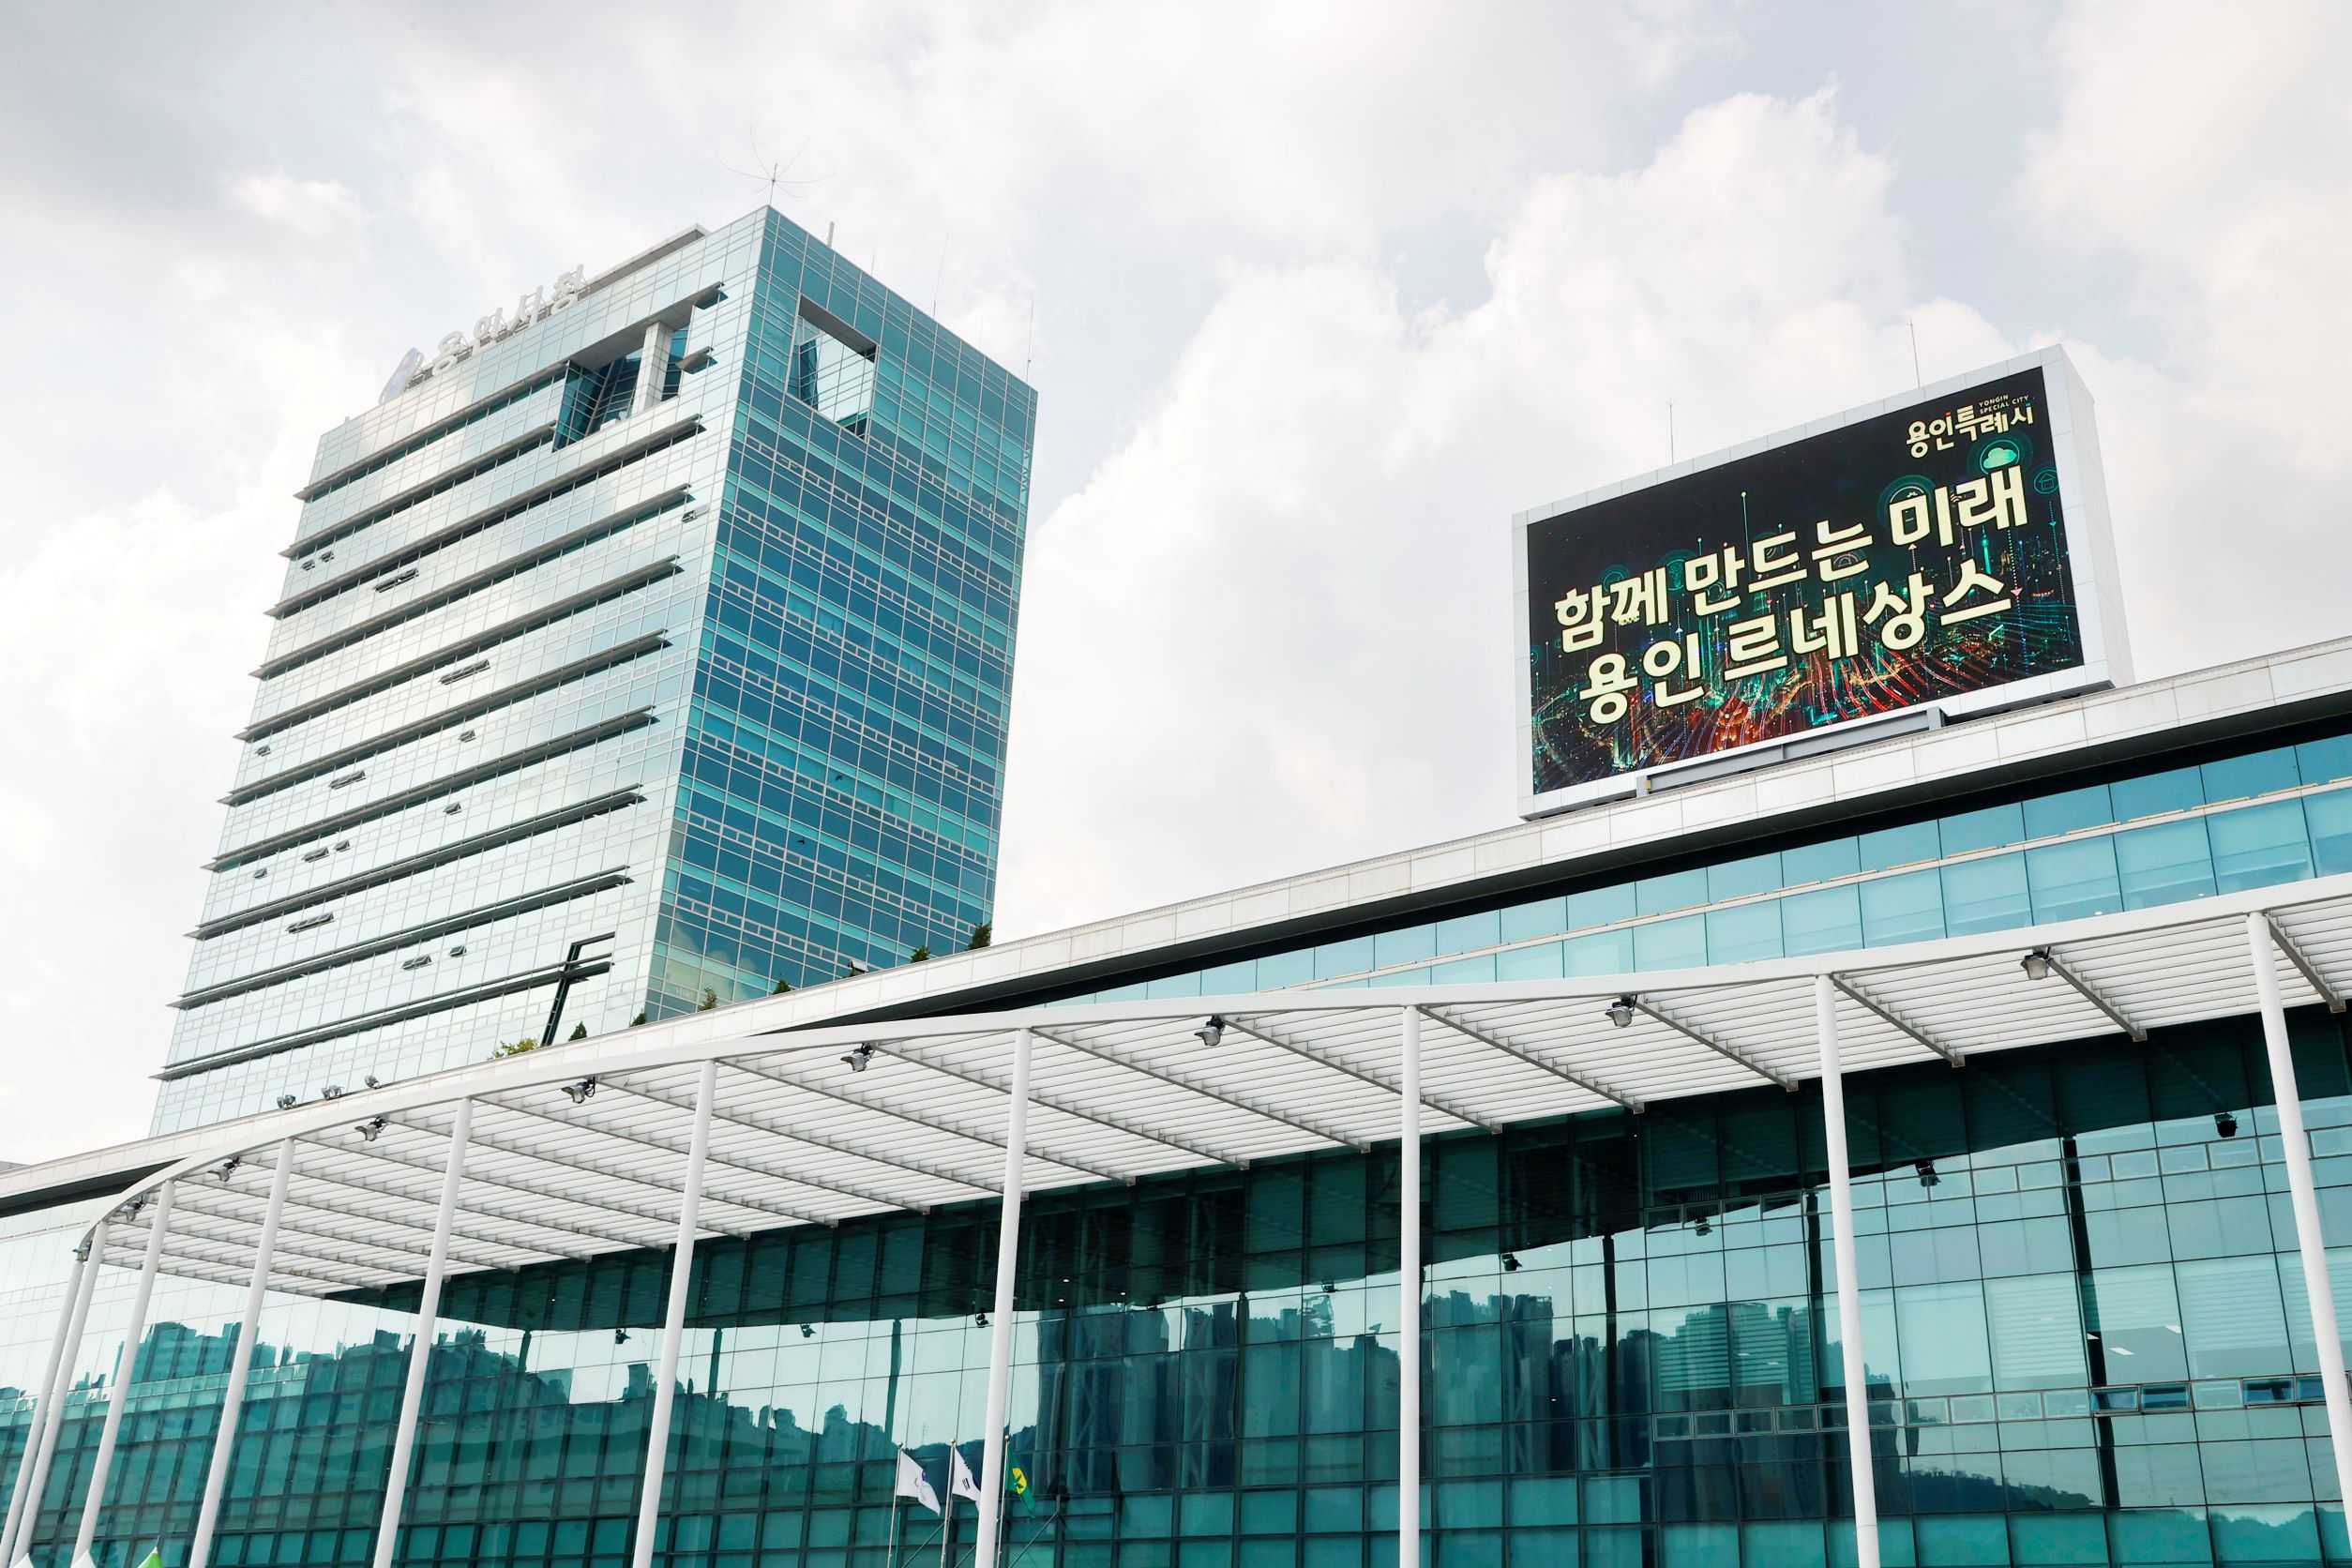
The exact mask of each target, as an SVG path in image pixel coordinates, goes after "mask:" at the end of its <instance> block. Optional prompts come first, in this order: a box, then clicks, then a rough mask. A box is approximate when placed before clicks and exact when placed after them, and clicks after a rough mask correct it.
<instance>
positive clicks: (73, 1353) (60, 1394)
mask: <svg viewBox="0 0 2352 1568" xmlns="http://www.w3.org/2000/svg"><path fill="white" fill-rule="evenodd" d="M105 1256H106V1222H105V1221H104V1220H100V1221H98V1224H97V1226H96V1227H95V1228H93V1229H92V1230H91V1231H90V1234H89V1237H88V1239H87V1240H86V1241H84V1242H83V1244H82V1252H81V1254H80V1256H78V1257H77V1258H76V1259H74V1271H73V1290H72V1293H71V1295H70V1296H69V1297H68V1301H69V1302H70V1305H69V1306H68V1309H67V1312H66V1337H65V1341H64V1343H63V1345H62V1346H61V1347H60V1351H61V1353H60V1354H59V1356H58V1358H57V1370H56V1372H55V1373H54V1374H53V1376H52V1377H51V1379H50V1383H49V1397H48V1398H46V1399H44V1400H42V1401H41V1405H40V1409H39V1410H38V1411H36V1412H35V1414H34V1425H33V1431H32V1433H31V1435H30V1436H29V1437H28V1438H27V1439H26V1444H27V1452H28V1453H30V1454H31V1455H32V1456H33V1471H32V1474H31V1475H29V1476H25V1477H23V1485H24V1510H23V1513H21V1514H19V1515H17V1520H16V1536H15V1538H14V1539H13V1540H11V1541H10V1542H9V1543H8V1549H9V1550H10V1551H11V1552H13V1553H14V1554H16V1555H15V1556H13V1557H10V1558H9V1559H8V1560H9V1561H10V1562H14V1561H16V1560H17V1559H18V1558H22V1557H25V1556H28V1555H30V1553H31V1552H32V1550H33V1535H34V1532H35V1531H36V1530H38V1528H39V1526H40V1514H41V1493H42V1491H43V1490H44V1489H45V1488H46V1487H47V1486H48V1485H49V1464H50V1461H51V1460H52V1459H53V1458H55V1457H56V1455H57V1439H58V1435H59V1433H61V1432H62V1431H63V1430H64V1429H65V1412H66V1394H67V1391H68V1389H70V1388H71V1387H72V1386H73V1365H74V1363H75V1362H76V1361H78V1360H80V1359H81V1356H82V1330H83V1327H84V1326H85V1325H86V1324H87V1323H88V1322H89V1320H90V1296H91V1294H92V1292H94V1291H95V1290H96V1289H97V1288H98V1266H99V1262H100V1260H101V1259H104V1258H105Z"/></svg>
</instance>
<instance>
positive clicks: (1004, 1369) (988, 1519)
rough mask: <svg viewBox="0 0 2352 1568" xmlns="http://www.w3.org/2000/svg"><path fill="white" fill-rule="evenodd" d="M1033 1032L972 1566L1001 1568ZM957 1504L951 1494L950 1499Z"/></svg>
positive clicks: (1009, 1187) (1022, 1035)
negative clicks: (998, 1536) (1006, 1429)
mask: <svg viewBox="0 0 2352 1568" xmlns="http://www.w3.org/2000/svg"><path fill="white" fill-rule="evenodd" d="M1031 1040H1032V1036H1031V1034H1030V1033H1029V1031H1028V1030H1026V1029H1021V1030H1016V1031H1014V1033H1013V1091H1012V1093H1013V1098H1012V1103H1011V1104H1010V1105H1008V1106H1007V1107H1006V1108H1005V1110H1004V1205H1003V1208H1002V1209H1001V1210H999V1211H998V1213H997V1220H996V1315H995V1316H994V1317H992V1318H991V1319H988V1417H987V1419H988V1430H987V1431H986V1432H985V1433H984V1434H982V1440H981V1445H980V1502H979V1510H980V1528H979V1530H978V1532H977V1539H976V1540H975V1542H974V1543H973V1546H972V1553H973V1556H972V1568H996V1558H997V1539H996V1533H997V1530H996V1527H997V1521H998V1520H999V1519H1001V1518H1002V1517H1003V1514H1004V1425H1005V1422H1006V1421H1007V1420H1008V1419H1009V1417H1010V1414H1011V1410H1012V1405H1013V1271H1014V1268H1015V1266H1016V1265H1017V1264H1018V1262H1019V1261H1020V1253H1021V1179H1022V1175H1023V1170H1022V1167H1023V1166H1024V1165H1025V1164H1026V1162H1027V1160H1028V1154H1029V1049H1030V1044H1031ZM947 1501H948V1504H949V1506H951V1507H952V1506H954V1504H955V1501H956V1499H955V1497H954V1495H953V1494H952V1493H951V1494H950V1495H949V1497H948V1499H947Z"/></svg>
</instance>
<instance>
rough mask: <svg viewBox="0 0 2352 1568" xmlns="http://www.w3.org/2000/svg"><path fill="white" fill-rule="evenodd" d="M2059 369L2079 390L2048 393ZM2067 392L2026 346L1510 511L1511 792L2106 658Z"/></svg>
mask: <svg viewBox="0 0 2352 1568" xmlns="http://www.w3.org/2000/svg"><path fill="white" fill-rule="evenodd" d="M2045 372H2047V373H2045ZM2066 384H2072V387H2073V393H2074V397H2073V402H2076V403H2079V404H2080V405H2081V406H2080V409H2079V411H2073V410H2067V409H2064V408H2062V407H2061V405H2064V404H2066V403H2067V402H2068V401H2069V400H2068V398H2067V397H2066V396H2065V392H2064V390H2063V388H2064V387H2065V385H2066ZM2077 413H2078V414H2079V417H2080V418H2081V419H2082V420H2083V421H2085V428H2084V429H2083V430H2079V431H2078V430H2074V429H2073V423H2074V418H2073V416H2071V415H2075V414H2077ZM2087 420H2088V397H2087V396H2084V395H2082V394H2081V392H2080V387H2079V383H2076V382H2074V381H2073V375H2072V371H2071V369H2069V368H2068V367H2067V366H2066V364H2065V361H2064V359H2063V357H2062V356H2061V355H2058V354H2057V353H2056V351H2046V352H2045V353H2044V354H2041V355H2037V356H2035V357H2034V359H2033V360H2031V361H2028V362H2026V363H2024V364H2022V365H2013V366H2011V367H2006V368H2004V369H2002V370H2001V371H1999V372H1997V373H1987V374H1985V375H1983V376H1980V377H1977V378H1968V379H1967V380H1965V382H1964V383H1963V384H1957V385H1955V386H1952V388H1951V389H1950V390H1945V389H1942V388H1938V389H1935V390H1934V391H1933V392H1931V393H1930V394H1929V395H1927V396H1925V397H1924V398H1923V399H1922V400H1917V401H1911V402H1908V403H1904V404H1902V405H1901V406H1888V405H1880V406H1878V407H1876V408H1874V409H1872V410H1867V411H1859V412H1858V414H1857V415H1848V416H1845V417H1842V418H1841V419H1839V420H1835V421H1825V422H1824V426H1825V427H1826V428H1822V427H1815V428H1813V430H1812V433H1807V432H1802V431H1801V432H1792V434H1791V435H1789V436H1787V437H1783V438H1780V439H1778V440H1776V441H1773V442H1769V443H1760V444H1758V445H1756V446H1755V447H1753V448H1749V449H1746V450H1744V451H1741V452H1737V453H1732V454H1725V455H1723V456H1721V457H1718V458H1714V459H1707V460H1700V461H1698V462H1696V463H1693V464H1690V465H1687V467H1686V468H1685V469H1683V470H1677V471H1673V472H1671V473H1669V474H1668V475H1663V476H1660V477H1658V478H1656V479H1655V480H1654V481H1652V482H1648V483H1643V484H1640V485H1636V486H1629V487H1620V488H1618V489H1617V490H1614V491H1609V492H1601V493H1598V494H1596V495H1594V496H1590V497H1582V498H1578V500H1576V501H1575V502H1571V503H1566V504H1563V505H1561V506H1560V507H1558V508H1555V509H1552V510H1549V511H1547V512H1546V513H1545V514H1543V515H1540V516H1537V515H1532V514H1530V515H1529V516H1527V517H1524V518H1523V519H1522V520H1521V529H1522V533H1523V536H1522V537H1521V539H1520V540H1519V560H1518V568H1519V570H1520V572H1521V574H1522V577H1521V582H1522V586H1523V588H1524V590H1525V596H1524V600H1523V604H1524V614H1525V618H1526V626H1527V635H1528V642H1527V674H1526V696H1527V702H1528V706H1527V709H1526V712H1527V714H1528V720H1529V730H1528V736H1529V740H1530V750H1529V754H1528V761H1529V767H1530V775H1529V776H1528V778H1527V779H1526V781H1525V784H1524V786H1523V790H1522V805H1523V807H1527V808H1528V809H1529V812H1530V815H1532V814H1536V813H1538V812H1540V811H1543V810H1545V809H1551V808H1556V807H1559V806H1564V805H1574V804H1576V803H1577V802H1578V801H1579V800H1581V799H1591V798H1599V797H1602V796H1605V795H1606V794H1608V793H1623V792H1625V789H1626V785H1625V782H1624V781H1625V780H1626V778H1627V776H1638V775H1641V774H1644V773H1646V772H1650V771H1651V770H1656V769H1660V768H1662V767H1666V766H1668V765H1670V764H1675V763H1681V762H1688V761H1692V760H1694V759H1698V758H1704V757H1711V756H1714V755H1716V754H1719V753H1723V752H1726V751H1732V750H1736V749H1739V748H1741V747H1749V746H1759V745H1761V744H1763V743H1767V742H1772V741H1777V740H1784V739H1787V737H1790V736H1793V735H1798V734H1802V733H1806V732H1809V731H1817V730H1820V729H1822V728H1824V727H1827V726H1832V725H1846V724H1851V723H1853V721H1856V720H1861V719H1868V718H1872V717H1876V716H1882V715H1889V714H1894V713H1898V712H1903V711H1906V710H1915V709H1921V708H1923V707H1926V706H1929V705H1937V706H1944V707H1947V708H1948V709H1950V710H1952V711H1955V712H1958V711H1966V710H1967V708H1968V707H1969V706H1976V707H1983V706H1988V705H1992V704H1991V703H1990V702H1988V701H1987V698H1986V694H1988V693H1993V692H1996V691H2000V692H2006V693H2008V694H2009V695H2008V699H2007V700H2018V699H2021V698H2023V697H2027V696H2036V695H2051V694H2056V693H2057V692H2059V691H2063V690H2072V689H2080V688H2081V687H2082V686H2090V685H2102V684H2105V683H2107V682H2108V681H2110V680H2112V679H2114V678H2115V671H2114V668H2113V665H2114V659H2113V657H2112V656H2111V655H2110V651H2109V649H2108V648H2107V647H2106V646H2105V643H2106V641H2107V640H2106V639H2105V638H2103V636H2102V628H2103V626H2105V623H2106V621H2107V620H2108V619H2111V617H2110V616H2107V615H2104V614H2103V613H2102V607H2101V606H2099V605H2098V604H2096V603H2095V602H2092V601H2094V600H2095V599H2096V598H2097V596H2098V594H2099V589H2098V586H2097V585H2098V583H2099V581H2100V580H2101V577H2102V576H2103V574H2102V573H2099V572H2096V571H2093V570H2091V569H2090V566H2091V561H2090V560H2089V559H2086V556H2088V557H2091V558H2098V559H2103V558H2104V557H2105V556H2106V555H2107V553H2108V550H2107V545H2106V539H2105V527H2104V519H2103V515H2100V516H2097V517H2095V518H2094V517H2089V516H2088V515H2087V513H2088V512H2089V511H2092V510H2099V511H2102V513H2103V508H2087V507H2085V506H2083V505H2080V503H2081V502H2082V501H2083V500H2084V498H2085V493H2086V492H2096V491H2097V490H2099V488H2100V487H2099V482H2098V480H2097V477H2096V474H2095V458H2094V459H2093V460H2092V469H2091V472H2090V473H2089V475H2088V477H2086V476H2085V475H2084V472H2083V470H2082V468H2081V467H2080V463H2081V459H2082V452H2081V447H2082V438H2083V436H2085V435H2087V434H2088V426H2087ZM2061 427H2064V428H2063V429H2061ZM2084 535H2095V536H2091V537H2086V536H2084ZM2019 687H2024V688H2025V689H2023V690H2017V689H2014V688H2019Z"/></svg>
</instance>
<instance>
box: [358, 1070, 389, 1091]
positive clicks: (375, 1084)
mask: <svg viewBox="0 0 2352 1568" xmlns="http://www.w3.org/2000/svg"><path fill="white" fill-rule="evenodd" d="M359 1081H360V1082H362V1083H364V1084H366V1085H367V1086H368V1087H369V1088H370V1089H381V1088H383V1087H384V1080H383V1079H382V1078H378V1077H376V1075H375V1074H373V1073H369V1075H368V1076H367V1077H366V1078H361V1079H360V1080H359Z"/></svg>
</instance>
